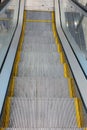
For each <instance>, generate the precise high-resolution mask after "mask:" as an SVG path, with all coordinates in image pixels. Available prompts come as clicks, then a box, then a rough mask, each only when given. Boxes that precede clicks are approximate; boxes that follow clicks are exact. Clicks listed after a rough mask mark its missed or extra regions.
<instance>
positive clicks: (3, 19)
mask: <svg viewBox="0 0 87 130" xmlns="http://www.w3.org/2000/svg"><path fill="white" fill-rule="evenodd" d="M10 20H11V19H8V18H0V21H10Z"/></svg>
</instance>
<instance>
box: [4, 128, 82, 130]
mask: <svg viewBox="0 0 87 130" xmlns="http://www.w3.org/2000/svg"><path fill="white" fill-rule="evenodd" d="M5 130H30V128H7V129H5ZM31 130H84V129H83V128H31Z"/></svg>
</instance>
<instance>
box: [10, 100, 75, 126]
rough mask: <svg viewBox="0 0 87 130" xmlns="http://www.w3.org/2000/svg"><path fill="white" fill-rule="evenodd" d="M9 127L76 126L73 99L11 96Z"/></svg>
mask: <svg viewBox="0 0 87 130" xmlns="http://www.w3.org/2000/svg"><path fill="white" fill-rule="evenodd" d="M9 127H14V128H28V127H29V128H58V127H62V128H63V127H65V128H67V127H68V128H71V127H74V128H75V127H77V123H76V115H75V107H74V100H73V99H69V98H67V99H66V98H64V99H63V98H55V99H54V98H53V99H47V98H46V99H40V98H38V99H29V98H12V103H11V115H10V123H9Z"/></svg>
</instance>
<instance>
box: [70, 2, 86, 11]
mask: <svg viewBox="0 0 87 130" xmlns="http://www.w3.org/2000/svg"><path fill="white" fill-rule="evenodd" d="M71 1H72V2H73V3H74V4H76V5H77V6H78V7H79V8H81V9H82V10H83V11H84V12H85V13H87V7H86V6H84V5H82V4H81V3H79V2H78V1H76V0H71Z"/></svg>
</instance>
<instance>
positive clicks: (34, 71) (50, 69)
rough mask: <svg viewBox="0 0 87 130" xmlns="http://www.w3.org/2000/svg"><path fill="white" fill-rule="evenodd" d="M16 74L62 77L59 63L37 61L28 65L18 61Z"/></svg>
mask: <svg viewBox="0 0 87 130" xmlns="http://www.w3.org/2000/svg"><path fill="white" fill-rule="evenodd" d="M34 63H35V62H34ZM18 76H31V77H32V76H33V77H36V76H38V77H40V76H43V77H53V78H56V77H58V78H59V77H64V71H63V66H62V65H61V64H52V65H51V64H49V63H47V64H46V63H45V64H43V63H37V62H36V64H32V65H29V64H28V63H27V64H26V63H25V62H20V63H19V67H18Z"/></svg>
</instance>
